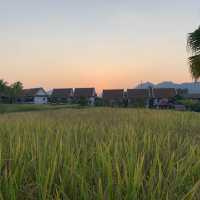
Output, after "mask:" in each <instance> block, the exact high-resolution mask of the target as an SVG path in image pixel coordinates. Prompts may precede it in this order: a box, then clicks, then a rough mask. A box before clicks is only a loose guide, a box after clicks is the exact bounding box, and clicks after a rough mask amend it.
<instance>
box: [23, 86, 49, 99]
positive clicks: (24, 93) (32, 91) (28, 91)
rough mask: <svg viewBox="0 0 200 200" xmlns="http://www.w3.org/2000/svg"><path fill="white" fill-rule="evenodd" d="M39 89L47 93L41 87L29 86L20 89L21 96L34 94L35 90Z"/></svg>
mask: <svg viewBox="0 0 200 200" xmlns="http://www.w3.org/2000/svg"><path fill="white" fill-rule="evenodd" d="M40 90H43V91H44V93H45V94H46V95H47V93H46V92H45V90H44V89H43V88H30V89H24V90H22V93H21V96H27V97H32V96H36V95H37V92H39V91H40Z"/></svg>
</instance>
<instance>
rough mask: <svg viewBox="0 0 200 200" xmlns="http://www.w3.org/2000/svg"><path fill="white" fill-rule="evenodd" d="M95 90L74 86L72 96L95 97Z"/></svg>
mask: <svg viewBox="0 0 200 200" xmlns="http://www.w3.org/2000/svg"><path fill="white" fill-rule="evenodd" d="M95 96H96V92H95V88H75V90H74V97H75V98H81V97H84V98H90V97H95Z"/></svg>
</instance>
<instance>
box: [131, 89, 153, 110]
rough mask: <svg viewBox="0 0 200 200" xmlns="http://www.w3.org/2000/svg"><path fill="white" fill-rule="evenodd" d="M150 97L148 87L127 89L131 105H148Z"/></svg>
mask: <svg viewBox="0 0 200 200" xmlns="http://www.w3.org/2000/svg"><path fill="white" fill-rule="evenodd" d="M150 97H151V96H150V90H148V89H127V98H128V103H129V105H135V106H148V104H149V99H150Z"/></svg>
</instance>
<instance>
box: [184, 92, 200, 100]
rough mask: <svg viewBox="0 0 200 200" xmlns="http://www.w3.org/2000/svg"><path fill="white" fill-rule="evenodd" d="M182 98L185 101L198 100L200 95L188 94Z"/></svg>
mask: <svg viewBox="0 0 200 200" xmlns="http://www.w3.org/2000/svg"><path fill="white" fill-rule="evenodd" d="M184 97H185V98H187V99H200V93H190V94H186V95H184Z"/></svg>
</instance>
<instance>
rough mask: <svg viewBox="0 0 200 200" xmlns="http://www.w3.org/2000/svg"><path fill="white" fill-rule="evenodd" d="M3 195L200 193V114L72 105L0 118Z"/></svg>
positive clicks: (151, 199) (153, 199) (158, 199)
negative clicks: (76, 106)
mask: <svg viewBox="0 0 200 200" xmlns="http://www.w3.org/2000/svg"><path fill="white" fill-rule="evenodd" d="M0 169H1V174H0V199H6V200H7V199H8V200H9V199H11V200H14V199H20V200H21V199H41V200H44V199H58V200H61V199H66V200H67V199H83V200H88V199H89V200H90V199H91V200H93V199H94V200H96V199H97V200H98V199H99V200H104V199H114V200H118V199H119V200H121V199H127V200H129V199H131V200H134V199H139V200H141V199H144V200H162V199H168V200H171V199H172V200H174V199H182V200H186V199H200V189H199V188H200V115H198V114H196V113H178V112H173V111H149V110H134V109H109V108H100V109H82V110H75V109H67V110H56V111H45V112H26V113H12V114H4V115H1V116H0Z"/></svg>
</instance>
